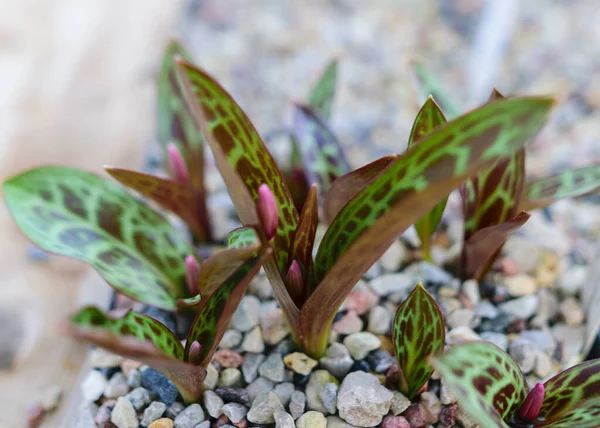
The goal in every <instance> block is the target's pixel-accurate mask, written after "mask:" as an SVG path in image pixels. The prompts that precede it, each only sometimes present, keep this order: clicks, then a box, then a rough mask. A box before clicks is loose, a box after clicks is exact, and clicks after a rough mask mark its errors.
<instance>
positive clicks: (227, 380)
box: [218, 368, 242, 386]
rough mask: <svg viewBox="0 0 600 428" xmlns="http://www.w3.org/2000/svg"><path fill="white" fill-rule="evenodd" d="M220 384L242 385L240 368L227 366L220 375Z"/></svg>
mask: <svg viewBox="0 0 600 428" xmlns="http://www.w3.org/2000/svg"><path fill="white" fill-rule="evenodd" d="M218 385H219V386H241V385H242V372H241V371H239V370H238V369H233V368H227V369H223V370H221V374H220V375H219V383H218Z"/></svg>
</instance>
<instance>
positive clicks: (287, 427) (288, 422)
mask: <svg viewBox="0 0 600 428" xmlns="http://www.w3.org/2000/svg"><path fill="white" fill-rule="evenodd" d="M273 417H274V419H275V428H295V427H296V425H295V424H294V418H292V415H290V414H289V413H287V412H284V411H281V410H280V411H278V412H275V414H274V415H273Z"/></svg>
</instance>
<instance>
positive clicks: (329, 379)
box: [305, 370, 338, 413]
mask: <svg viewBox="0 0 600 428" xmlns="http://www.w3.org/2000/svg"><path fill="white" fill-rule="evenodd" d="M327 383H335V384H337V383H338V381H337V379H336V378H335V377H333V376H332V375H331V373H329V372H328V371H327V370H316V371H314V372H312V374H311V375H310V377H309V378H308V383H307V384H306V390H305V393H306V403H307V405H308V408H309V409H310V410H317V411H319V412H321V413H327V409H326V408H325V407H324V406H323V402H322V401H321V397H320V396H319V391H320V390H321V387H322V386H323V385H325V384H327Z"/></svg>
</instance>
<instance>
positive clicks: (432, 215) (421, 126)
mask: <svg viewBox="0 0 600 428" xmlns="http://www.w3.org/2000/svg"><path fill="white" fill-rule="evenodd" d="M444 123H446V118H445V117H444V113H442V111H441V110H440V108H439V107H438V105H437V104H436V103H435V101H434V100H433V98H431V96H430V97H428V98H427V101H425V104H423V107H421V110H419V113H417V117H416V119H415V123H414V124H413V127H412V130H411V132H410V137H409V138H408V148H409V149H410V148H411V147H413V146H414V145H415V144H418V141H419V140H420V139H422V138H423V137H424V136H426V135H427V134H429V133H430V132H431V131H433V130H434V129H435V128H437V127H438V126H440V125H443V124H444ZM447 201H448V198H447V197H446V198H444V199H442V200H441V201H440V203H438V204H437V205H436V206H435V207H433V209H432V210H431V211H429V212H428V213H427V214H425V215H424V216H423V217H422V218H421V219H419V221H417V222H416V223H415V229H416V230H417V234H418V235H419V239H420V240H421V243H422V245H423V253H424V256H425V259H429V258H430V257H431V256H430V241H431V236H432V235H433V232H435V229H436V228H437V227H438V225H439V224H440V220H441V219H442V214H443V213H444V209H445V208H446V202H447Z"/></svg>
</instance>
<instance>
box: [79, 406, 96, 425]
mask: <svg viewBox="0 0 600 428" xmlns="http://www.w3.org/2000/svg"><path fill="white" fill-rule="evenodd" d="M97 411H98V406H96V405H95V404H94V403H89V402H88V403H81V405H80V406H79V409H78V411H77V422H76V423H75V428H96V426H97V425H96V421H94V415H95V414H96V412H97Z"/></svg>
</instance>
